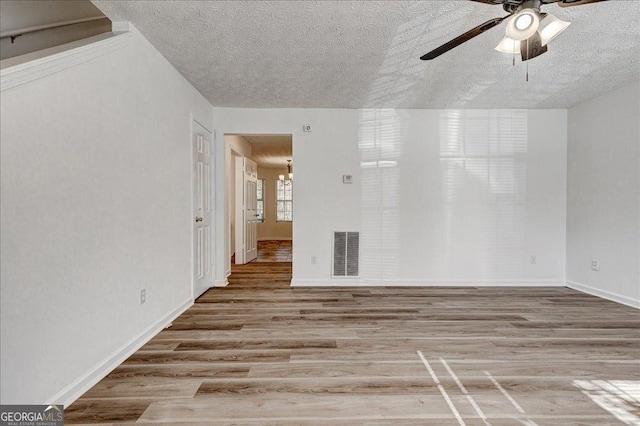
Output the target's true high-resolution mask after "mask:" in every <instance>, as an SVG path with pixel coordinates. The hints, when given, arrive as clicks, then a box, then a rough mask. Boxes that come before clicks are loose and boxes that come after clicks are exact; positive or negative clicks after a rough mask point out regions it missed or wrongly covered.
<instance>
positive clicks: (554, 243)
mask: <svg viewBox="0 0 640 426" xmlns="http://www.w3.org/2000/svg"><path fill="white" fill-rule="evenodd" d="M214 116H215V121H216V128H217V129H219V130H220V131H222V132H224V133H255V134H288V133H290V134H292V135H293V162H294V164H295V165H296V172H295V173H296V185H295V186H294V199H295V208H294V222H293V235H294V242H295V244H294V253H293V255H294V265H293V266H294V269H293V271H294V284H295V285H319V284H326V285H335V284H341V283H346V281H345V280H339V279H337V280H332V279H331V278H330V273H331V259H330V257H331V238H332V231H334V230H360V231H362V250H361V279H360V280H359V281H356V282H355V283H363V284H387V285H392V284H403V285H410V284H416V285H417V284H442V285H448V284H452V285H453V284H473V285H482V284H491V285H514V284H529V285H539V284H545V285H562V284H564V279H565V266H564V265H565V244H566V241H565V215H566V140H567V129H566V123H567V116H566V111H565V110H533V111H523V110H501V111H482V110H469V111H438V110H396V111H393V110H327V109H235V108H216V109H215V114H214ZM304 124H311V125H312V126H313V132H310V133H308V132H303V131H302V126H303V125H304ZM372 165H373V167H372ZM343 174H352V175H354V178H355V180H354V183H353V184H351V185H344V184H343V183H342V175H343ZM311 256H316V257H317V264H315V265H312V264H311V263H310V258H311ZM530 256H536V264H535V265H534V264H531V263H530ZM350 283H354V282H353V281H352V282H350Z"/></svg>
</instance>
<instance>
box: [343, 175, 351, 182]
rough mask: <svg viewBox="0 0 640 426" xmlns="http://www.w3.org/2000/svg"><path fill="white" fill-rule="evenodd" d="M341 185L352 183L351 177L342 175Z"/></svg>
mask: <svg viewBox="0 0 640 426" xmlns="http://www.w3.org/2000/svg"><path fill="white" fill-rule="evenodd" d="M342 183H353V175H342Z"/></svg>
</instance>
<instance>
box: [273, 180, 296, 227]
mask: <svg viewBox="0 0 640 426" xmlns="http://www.w3.org/2000/svg"><path fill="white" fill-rule="evenodd" d="M292 221H293V181H292V180H291V179H284V180H280V179H278V180H277V181H276V222H292Z"/></svg>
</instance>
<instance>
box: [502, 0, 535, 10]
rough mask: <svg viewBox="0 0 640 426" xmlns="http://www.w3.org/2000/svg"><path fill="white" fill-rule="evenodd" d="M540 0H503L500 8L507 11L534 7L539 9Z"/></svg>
mask: <svg viewBox="0 0 640 426" xmlns="http://www.w3.org/2000/svg"><path fill="white" fill-rule="evenodd" d="M541 3H542V0H524V1H523V0H504V1H503V3H502V8H503V9H504V10H505V11H506V12H508V13H515V12H519V11H521V10H523V9H535V10H536V11H540V4H541Z"/></svg>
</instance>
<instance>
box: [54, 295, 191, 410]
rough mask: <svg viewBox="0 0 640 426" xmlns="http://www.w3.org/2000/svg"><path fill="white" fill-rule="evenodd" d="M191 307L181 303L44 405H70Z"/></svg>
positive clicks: (189, 302) (188, 302)
mask: <svg viewBox="0 0 640 426" xmlns="http://www.w3.org/2000/svg"><path fill="white" fill-rule="evenodd" d="M191 305H193V299H191V298H189V300H187V301H185V302H184V303H182V304H181V305H180V306H178V307H177V308H176V309H174V310H173V311H171V312H170V313H169V314H168V315H166V316H165V317H164V318H161V319H160V320H159V321H157V322H156V323H154V324H152V325H151V326H149V327H147V329H146V330H144V331H143V332H142V333H141V334H139V335H138V336H136V337H134V338H133V339H131V340H130V341H129V342H128V343H126V344H125V345H124V346H122V347H121V348H120V349H118V350H117V351H115V352H114V353H113V354H111V355H109V356H108V357H106V358H105V359H104V360H102V361H101V362H100V363H99V364H98V365H96V366H95V367H93V368H92V369H91V370H89V371H87V372H86V373H85V374H83V375H82V376H80V378H78V379H77V380H75V381H74V382H73V383H71V384H70V385H69V386H67V387H65V388H64V389H63V390H61V391H60V392H58V393H57V394H55V395H54V396H52V397H51V398H49V399H48V400H47V401H46V402H44V404H46V405H49V404H63V405H64V406H65V407H68V406H69V405H71V404H72V403H73V402H74V401H75V400H76V399H78V398H80V397H81V396H82V395H83V394H84V393H85V392H87V391H88V390H89V389H91V388H92V387H93V386H94V385H95V384H96V383H98V382H99V381H100V380H102V379H103V378H104V377H106V376H107V374H109V373H110V372H111V371H113V370H114V369H115V368H116V367H117V366H119V365H120V364H122V363H123V362H124V360H126V359H127V358H129V357H130V356H131V355H132V354H133V353H134V352H135V351H137V350H138V349H140V348H141V347H142V346H143V345H144V344H145V343H147V342H148V341H149V340H151V338H152V337H153V336H155V335H156V334H158V333H159V332H160V331H162V330H163V329H164V328H165V327H166V326H167V325H169V324H170V323H171V322H173V320H175V319H176V318H177V317H179V316H180V315H181V314H182V313H183V312H184V311H186V310H187V309H189V307H190V306H191Z"/></svg>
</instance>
